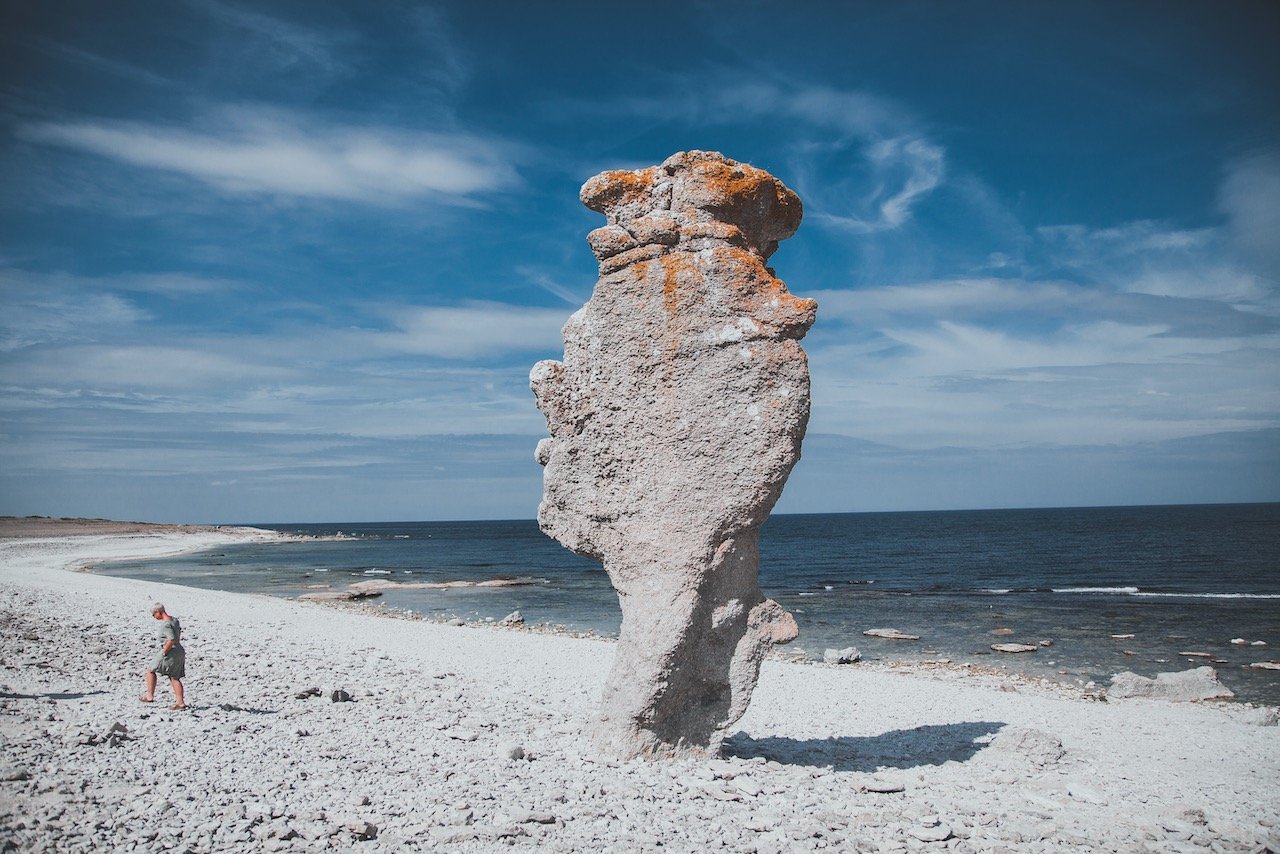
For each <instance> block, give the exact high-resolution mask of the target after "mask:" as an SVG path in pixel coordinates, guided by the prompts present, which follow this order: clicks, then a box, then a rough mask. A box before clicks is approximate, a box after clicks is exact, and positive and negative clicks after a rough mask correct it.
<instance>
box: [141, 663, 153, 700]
mask: <svg viewBox="0 0 1280 854" xmlns="http://www.w3.org/2000/svg"><path fill="white" fill-rule="evenodd" d="M155 698H156V672H155V671H154V670H148V671H147V693H145V694H143V695H142V702H144V703H150V702H151V701H152V700H154V699H155Z"/></svg>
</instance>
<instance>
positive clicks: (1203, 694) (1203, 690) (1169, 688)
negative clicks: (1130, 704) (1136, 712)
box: [1107, 666, 1235, 702]
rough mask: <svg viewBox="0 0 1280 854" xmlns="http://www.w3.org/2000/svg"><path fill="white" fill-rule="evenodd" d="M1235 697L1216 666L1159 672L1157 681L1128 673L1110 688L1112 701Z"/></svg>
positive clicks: (1118, 677) (1115, 677)
mask: <svg viewBox="0 0 1280 854" xmlns="http://www.w3.org/2000/svg"><path fill="white" fill-rule="evenodd" d="M1234 696H1235V694H1234V692H1232V690H1231V689H1230V688H1228V687H1227V686H1226V685H1223V684H1222V683H1221V682H1219V681H1218V671H1216V670H1214V669H1213V668H1212V667H1208V666H1205V667H1195V668H1192V669H1191V670H1181V671H1178V672H1176V673H1157V674H1156V677H1155V678H1154V679H1148V678H1147V677H1146V676H1139V675H1138V674H1136V673H1130V672H1129V671H1127V670H1126V671H1124V672H1123V673H1117V674H1116V675H1115V676H1112V677H1111V687H1110V688H1108V689H1107V699H1108V700H1119V699H1124V698H1128V697H1148V698H1152V699H1157V700H1172V701H1175V702H1194V701H1196V700H1227V699H1230V698H1231V697H1234Z"/></svg>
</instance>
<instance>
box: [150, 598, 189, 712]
mask: <svg viewBox="0 0 1280 854" xmlns="http://www.w3.org/2000/svg"><path fill="white" fill-rule="evenodd" d="M151 616H152V617H154V618H155V619H157V620H159V621H161V623H163V625H162V626H161V627H160V643H161V646H160V654H159V655H158V656H156V660H155V661H153V662H151V666H150V667H148V668H147V693H145V694H143V695H142V702H144V703H154V702H155V699H156V674H157V673H158V674H160V675H161V676H168V677H169V686H170V687H171V688H172V689H173V701H174V702H173V705H172V706H171V707H170V708H172V709H175V710H177V711H181V710H183V709H185V708H186V707H187V703H186V700H185V697H184V695H183V691H182V677H183V676H186V675H187V651H186V650H185V649H183V648H182V625H181V624H180V623H179V622H178V618H177V617H174V616H171V615H170V614H169V612H168V611H166V610H165V609H164V605H161V604H160V603H159V602H157V603H156V604H154V605H152V606H151Z"/></svg>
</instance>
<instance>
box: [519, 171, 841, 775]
mask: <svg viewBox="0 0 1280 854" xmlns="http://www.w3.org/2000/svg"><path fill="white" fill-rule="evenodd" d="M581 199H582V202H583V204H585V205H586V206H587V207H588V208H590V209H591V210H594V211H598V212H599V213H602V214H604V216H605V218H606V220H607V223H606V224H605V225H604V226H602V227H601V228H597V229H596V230H595V231H592V232H591V233H590V234H589V235H588V236H587V242H588V243H589V244H590V246H591V250H592V252H594V253H595V255H596V257H597V258H598V259H599V261H600V278H599V280H598V281H597V282H596V286H595V290H594V292H593V294H592V297H591V299H590V300H589V301H588V302H587V303H586V305H584V306H583V307H582V308H581V309H579V310H578V311H577V312H575V313H574V314H573V316H572V317H570V318H569V321H568V322H567V323H566V324H565V327H564V361H563V362H555V361H544V362H539V363H538V364H537V365H535V366H534V368H533V371H532V373H531V375H530V384H531V386H532V388H533V392H534V396H535V398H536V400H537V404H538V408H539V409H540V410H541V411H542V413H543V414H544V415H545V416H546V418H547V426H548V430H549V432H550V434H551V436H550V438H547V439H543V440H542V441H541V442H540V443H539V444H538V449H537V459H538V462H539V463H541V464H542V465H543V466H545V472H544V478H543V497H542V502H541V504H540V505H539V508H538V522H539V524H540V525H541V527H542V530H543V531H545V532H546V533H547V534H549V535H551V536H552V537H555V538H556V539H557V540H559V541H560V542H561V543H563V544H564V545H565V546H567V547H568V548H570V549H572V550H573V551H575V552H577V553H579V554H582V555H586V556H588V557H591V558H594V559H596V560H599V561H601V562H602V563H603V564H604V568H605V570H606V571H607V572H608V574H609V578H610V580H611V582H612V583H613V587H614V589H615V590H616V591H617V593H618V600H619V603H620V604H621V608H622V630H621V634H620V637H619V639H618V644H617V651H616V653H615V657H614V662H613V669H612V671H611V673H610V675H609V678H608V682H607V684H606V686H605V689H604V694H603V701H602V708H601V711H600V715H599V718H598V720H597V722H596V725H595V729H594V732H593V739H594V741H595V743H596V746H597V748H598V749H599V750H600V751H601V752H602V753H603V754H605V755H609V756H615V757H619V758H629V757H634V756H672V755H679V754H685V753H715V752H717V751H718V750H719V747H720V743H721V740H722V739H723V738H724V735H725V730H726V728H727V727H728V726H730V725H731V724H733V723H734V722H735V721H737V720H738V719H739V718H740V717H741V716H742V714H743V713H744V712H745V711H746V708H747V704H748V702H749V701H750V699H751V692H752V690H753V688H754V687H755V684H756V680H757V678H758V677H759V672H760V663H761V661H762V659H763V658H764V656H765V653H766V652H767V651H768V649H769V647H770V646H771V645H772V644H775V643H786V642H787V641H790V640H792V639H793V638H795V636H796V624H795V620H794V619H792V617H791V615H790V614H788V613H787V612H786V611H784V610H783V609H782V607H781V606H780V605H778V603H776V602H774V601H772V600H769V599H765V598H764V596H763V595H762V594H761V592H760V587H759V584H758V569H759V549H758V533H759V528H760V525H761V524H762V523H763V522H764V521H765V519H766V518H768V515H769V512H770V510H772V508H773V506H774V504H775V503H776V502H777V500H778V496H779V495H780V494H781V492H782V487H783V484H784V483H786V480H787V476H788V475H789V474H790V472H791V469H792V467H793V466H794V465H795V463H796V461H797V460H798V459H799V457H800V442H801V439H802V438H803V436H804V431H805V426H806V424H807V422H808V419H809V370H808V361H807V359H806V358H805V353H804V350H802V349H801V347H800V344H799V341H800V339H801V338H802V337H804V334H805V333H806V332H807V331H808V329H809V327H810V326H811V325H812V324H813V321H814V316H815V312H816V310H817V304H816V303H815V302H814V301H813V300H809V299H801V298H798V297H795V296H793V295H792V294H790V293H789V292H788V291H787V288H786V286H785V285H784V284H783V283H782V282H781V281H779V280H778V279H777V277H776V276H775V275H774V272H773V270H772V269H771V268H769V267H767V266H765V263H766V261H767V260H768V258H769V256H770V255H771V254H773V252H774V250H775V249H776V248H777V246H778V242H779V241H781V240H784V239H785V238H787V237H789V236H790V235H792V234H793V233H794V232H795V230H796V228H797V227H798V226H799V224H800V218H801V212H802V209H801V204H800V199H799V198H798V197H797V196H796V194H795V193H793V192H792V191H791V190H789V189H787V187H786V186H784V185H783V184H782V182H780V181H778V180H777V179H776V178H774V177H773V176H772V175H770V174H769V173H767V172H765V171H763V170H760V169H756V168H755V167H752V166H749V165H746V164H743V163H737V162H735V161H733V160H730V159H728V158H727V157H724V156H723V155H721V154H719V153H716V152H708V151H687V152H681V153H678V154H675V155H673V156H671V157H669V158H668V159H667V160H666V161H664V162H663V163H662V164H661V165H659V166H653V167H650V168H648V169H641V170H636V171H611V172H604V173H602V174H600V175H597V176H596V177H594V178H592V179H591V180H589V181H587V183H586V184H585V185H584V186H583V188H582V192H581Z"/></svg>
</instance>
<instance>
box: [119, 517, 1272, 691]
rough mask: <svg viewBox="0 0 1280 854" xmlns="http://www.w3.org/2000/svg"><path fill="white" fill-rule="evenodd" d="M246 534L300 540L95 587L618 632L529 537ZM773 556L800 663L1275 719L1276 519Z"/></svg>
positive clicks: (782, 534) (1082, 525)
mask: <svg viewBox="0 0 1280 854" xmlns="http://www.w3.org/2000/svg"><path fill="white" fill-rule="evenodd" d="M245 524H253V525H255V526H256V527H263V528H273V529H276V530H280V531H285V532H288V533H291V534H297V535H302V538H301V539H296V540H291V541H286V542H270V543H252V544H244V545H236V546H229V547H220V548H218V549H217V550H214V551H206V552H201V553H194V554H188V555H182V556H178V557H166V558H158V559H152V560H145V561H122V562H115V563H110V564H103V565H101V566H100V567H98V571H99V572H102V573H104V574H109V575H116V576H123V577H128V578H140V579H147V580H152V581H163V582H168V583H173V584H182V585H187V586H190V587H200V588H210V589H215V590H229V591H235V592H246V593H259V594H269V595H272V596H280V597H286V598H289V597H296V596H299V595H301V594H305V593H310V592H314V591H316V590H317V589H325V586H327V587H328V588H332V589H342V588H344V587H345V586H346V585H347V584H350V583H352V582H355V581H364V580H368V579H370V578H382V579H386V580H394V581H438V582H445V581H470V582H477V581H487V580H492V579H523V580H524V582H525V583H521V584H517V585H515V586H506V587H503V586H498V587H456V588H450V589H443V590H442V589H428V590H424V589H410V590H389V591H387V592H386V593H385V594H384V595H383V596H382V597H381V598H380V599H377V600H373V601H376V602H378V603H380V604H381V605H383V606H385V607H387V608H390V609H395V610H399V611H409V612H413V613H415V614H419V615H421V616H423V617H424V618H427V619H433V620H448V619H454V618H461V619H464V620H467V621H482V622H484V621H496V620H501V619H502V618H503V617H504V616H506V615H507V614H509V613H511V612H513V611H517V610H518V611H520V612H521V614H522V615H523V617H524V619H525V622H526V624H529V625H533V626H535V627H536V626H545V627H547V628H549V629H550V628H555V627H562V628H563V629H566V630H570V631H574V632H582V633H592V634H598V635H603V636H616V635H617V632H618V627H619V624H620V622H621V617H620V613H619V610H618V603H617V598H616V596H615V595H614V593H613V590H612V588H611V587H610V586H609V580H608V577H607V576H606V575H605V573H604V571H603V569H602V568H601V567H600V565H599V564H597V563H596V562H594V561H591V560H588V559H586V558H582V557H580V556H578V555H575V554H573V553H571V552H569V551H568V550H566V549H564V548H563V547H561V546H560V545H559V544H558V543H557V542H556V541H554V540H552V539H551V538H549V537H547V536H546V535H544V534H543V533H542V532H541V531H540V530H539V529H538V525H537V523H536V522H534V521H532V520H515V521H477V522H380V523H367V522H362V523H332V524H274V523H262V522H254V523H245ZM760 542H761V565H760V586H761V588H762V589H763V591H764V593H765V595H767V596H769V597H771V598H773V599H776V600H777V601H778V602H780V603H781V604H782V605H783V606H784V607H785V608H786V609H787V610H788V611H790V612H791V613H792V614H793V615H795V619H796V622H797V624H798V625H799V627H800V637H799V638H798V639H797V640H796V641H793V642H792V644H790V645H789V647H788V650H789V651H790V652H791V653H792V654H794V655H797V656H804V657H808V658H813V659H821V657H822V654H823V651H824V650H825V649H828V648H836V649H842V648H845V647H849V646H856V647H857V648H858V649H859V651H860V652H861V654H862V657H863V660H864V661H880V662H890V663H893V662H920V661H938V660H940V659H946V660H949V661H950V662H951V663H952V664H954V665H962V664H964V663H968V664H970V665H974V666H980V667H984V668H985V667H995V668H1000V669H1005V670H1008V671H1011V672H1016V673H1020V674H1023V675H1027V676H1032V677H1038V678H1048V679H1052V680H1055V681H1058V682H1064V683H1067V684H1070V685H1075V686H1087V685H1088V683H1089V682H1093V683H1094V684H1095V686H1097V687H1098V688H1100V689H1101V688H1105V686H1106V684H1107V683H1108V682H1109V680H1110V677H1111V676H1112V675H1114V674H1115V673H1118V672H1120V671H1124V670H1129V671H1133V672H1135V673H1139V674H1142V675H1144V676H1153V675H1155V674H1156V673H1158V672H1165V671H1172V670H1182V669H1186V668H1189V667H1196V666H1201V665H1206V664H1207V665H1211V666H1213V667H1215V668H1216V669H1217V671H1218V674H1219V678H1220V679H1221V680H1222V681H1223V682H1224V683H1225V684H1226V685H1227V686H1228V687H1230V688H1231V689H1232V690H1233V691H1234V692H1235V693H1236V700H1237V701H1242V702H1253V703H1265V704H1268V705H1280V671H1276V670H1267V669H1260V668H1255V667H1251V666H1250V665H1252V664H1254V663H1257V662H1265V661H1280V503H1274V504H1221V505H1176V506H1153V507H1091V508H1069V509H1028V510H964V511H938V512H934V511H927V512H901V513H831V514H812V515H775V516H773V517H772V518H770V519H769V520H768V522H766V523H765V525H764V527H763V528H762V530H761V536H760ZM182 616H183V617H184V618H185V619H186V620H198V618H199V615H198V614H183V615H182ZM872 628H894V629H898V630H900V631H902V632H906V633H909V634H913V635H919V636H920V640H919V641H902V640H884V639H879V638H874V637H868V636H865V635H864V634H863V632H864V631H865V630H867V629H872ZM1044 641H1048V642H1050V643H1049V644H1045V645H1042V642H1044ZM995 643H1026V644H1033V645H1036V646H1037V650H1036V651H1035V652H1030V653H1019V654H1005V653H997V652H994V651H992V649H991V645H992V644H995ZM1189 653H1196V654H1195V655H1191V654H1189ZM855 666H856V665H855ZM817 672H820V671H815V673H817Z"/></svg>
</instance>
